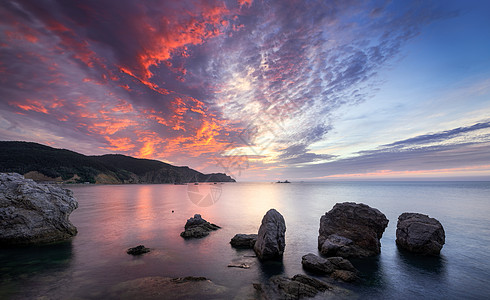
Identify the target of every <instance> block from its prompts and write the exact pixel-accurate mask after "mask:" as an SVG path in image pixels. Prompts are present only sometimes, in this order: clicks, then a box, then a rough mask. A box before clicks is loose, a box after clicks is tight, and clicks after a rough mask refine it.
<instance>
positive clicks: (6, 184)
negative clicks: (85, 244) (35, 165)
mask: <svg viewBox="0 0 490 300" xmlns="http://www.w3.org/2000/svg"><path fill="white" fill-rule="evenodd" d="M77 207H78V202H77V200H76V199H75V198H74V197H73V192H72V191H70V190H67V189H63V188H61V187H59V186H55V185H49V184H38V183H36V182H34V181H33V180H31V179H24V177H23V176H22V175H19V174H16V173H0V228H1V230H0V245H27V244H40V243H53V242H59V241H62V240H66V239H68V238H71V237H73V236H75V235H76V234H77V229H76V227H75V226H73V224H72V223H71V222H70V221H69V219H68V218H69V216H70V214H71V212H72V211H73V210H75V209H76V208H77Z"/></svg>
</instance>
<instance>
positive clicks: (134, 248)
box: [126, 245, 150, 255]
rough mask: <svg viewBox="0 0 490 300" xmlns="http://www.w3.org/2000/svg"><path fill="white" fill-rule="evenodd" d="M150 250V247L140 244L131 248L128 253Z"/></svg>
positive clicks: (136, 253)
mask: <svg viewBox="0 0 490 300" xmlns="http://www.w3.org/2000/svg"><path fill="white" fill-rule="evenodd" d="M148 252H150V248H146V247H145V246H143V245H139V246H136V247H133V248H129V249H128V250H127V251H126V253H127V254H130V255H141V254H144V253H148Z"/></svg>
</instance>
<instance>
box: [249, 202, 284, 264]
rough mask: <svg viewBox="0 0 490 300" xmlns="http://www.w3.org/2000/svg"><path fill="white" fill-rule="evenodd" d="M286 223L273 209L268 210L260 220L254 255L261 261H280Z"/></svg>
mask: <svg viewBox="0 0 490 300" xmlns="http://www.w3.org/2000/svg"><path fill="white" fill-rule="evenodd" d="M285 233H286V223H285V222H284V218H283V216H282V215H281V214H280V213H279V212H278V211H277V210H275V209H270V210H269V211H268V212H267V213H266V214H265V216H264V218H263V219H262V224H261V225H260V228H259V234H258V236H257V241H256V242H255V245H254V250H255V253H256V254H257V257H258V258H259V259H261V260H269V259H281V258H282V255H283V253H284V247H285V246H286V241H285Z"/></svg>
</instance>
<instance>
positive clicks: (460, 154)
mask: <svg viewBox="0 0 490 300" xmlns="http://www.w3.org/2000/svg"><path fill="white" fill-rule="evenodd" d="M151 3H152V4H151V6H150V3H149V2H145V1H131V0H122V1H92V0H89V1H82V2H80V1H44V0H41V1H24V0H10V1H5V5H2V6H1V8H0V91H1V99H0V140H22V141H33V142H38V143H43V144H46V145H50V146H53V147H56V148H65V149H69V150H73V151H76V152H80V153H83V154H86V155H100V154H106V153H120V154H125V155H131V156H134V157H139V158H150V159H157V160H161V161H164V162H169V163H172V164H175V165H187V166H189V167H191V168H196V169H198V170H199V171H202V172H226V173H228V174H229V175H231V176H233V177H235V178H236V179H237V180H238V181H240V180H244V181H247V180H277V179H286V178H287V179H290V180H306V181H307V180H331V179H363V178H365V179H373V178H374V179H376V178H378V179H404V178H410V179H413V178H415V179H417V178H441V179H451V178H457V179H464V178H466V177H467V178H472V179H475V178H476V179H483V180H488V179H490V165H489V162H490V151H489V149H490V60H489V59H488V58H489V54H488V53H490V21H489V19H488V16H487V15H486V14H485V13H484V12H488V9H489V4H488V3H485V2H477V1H469V2H464V3H463V2H460V1H449V2H444V3H440V2H437V1H433V2H430V1H429V2H426V1H422V2H410V1H409V2H406V1H394V2H386V1H367V2H366V1H354V2H350V1H340V2H339V3H337V2H330V1H252V0H226V1H218V0H213V1H153V2H151Z"/></svg>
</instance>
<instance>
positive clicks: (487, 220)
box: [0, 181, 490, 299]
mask: <svg viewBox="0 0 490 300" xmlns="http://www.w3.org/2000/svg"><path fill="white" fill-rule="evenodd" d="M65 187H66V188H69V189H71V190H73V192H74V195H75V197H76V199H77V200H78V203H79V208H78V209H76V210H75V211H74V212H73V213H72V214H71V216H70V220H71V221H72V223H73V224H74V225H75V226H76V227H77V228H78V235H77V236H76V237H74V238H73V239H72V240H70V241H67V242H63V243H60V244H56V245H47V246H37V247H21V248H8V249H0V299H118V298H119V296H118V295H117V293H116V294H114V292H113V291H114V287H115V286H116V285H119V286H120V285H121V284H124V283H125V282H128V281H130V280H134V279H137V278H143V277H148V276H162V277H172V278H174V277H185V276H204V277H206V278H208V279H210V280H212V281H213V282H214V283H215V284H218V285H222V286H225V287H227V294H226V296H225V297H224V298H225V299H253V298H254V294H253V292H254V289H253V286H252V284H253V283H265V282H267V280H268V279H269V278H270V277H272V276H274V275H284V276H288V277H292V276H294V275H295V274H308V275H312V276H316V275H313V274H310V273H308V272H306V271H305V270H303V268H302V265H301V257H302V256H303V255H305V254H308V253H314V254H318V250H317V237H318V229H319V222H320V217H321V216H322V215H323V214H325V212H327V211H329V210H330V209H332V207H333V206H334V205H335V204H336V203H339V202H356V203H365V204H367V205H369V206H371V207H374V208H377V209H378V210H380V211H381V212H382V213H384V214H385V215H386V217H387V218H388V219H389V224H388V227H387V228H386V230H385V232H384V234H383V237H382V239H381V245H382V246H381V254H380V255H378V256H376V257H371V258H366V259H356V260H353V261H352V262H353V264H354V266H356V267H357V268H358V269H359V271H360V280H359V281H358V282H356V283H342V282H338V281H333V279H330V278H328V277H322V276H316V277H317V278H319V279H323V280H326V281H328V282H330V283H332V284H335V285H337V286H339V288H342V289H345V290H347V291H348V292H347V293H345V294H343V296H342V298H347V299H490V182H434V181H427V182H400V181H390V182H321V183H319V182H315V183H313V182H292V183H282V184H279V183H271V182H267V183H248V182H242V183H216V184H215V183H200V184H199V185H194V184H188V185H169V184H167V185H164V184H161V185H70V186H65ZM271 208H275V209H276V210H277V211H279V212H280V213H281V214H282V215H283V216H284V219H285V221H286V227H287V230H286V248H285V252H284V258H283V261H282V262H263V263H262V262H260V261H258V260H257V258H255V257H253V255H254V253H253V250H249V249H245V250H239V249H234V248H232V247H231V246H230V244H229V242H230V239H231V238H232V237H233V236H234V235H235V234H237V233H257V231H258V229H259V226H260V223H261V220H262V217H263V216H264V214H265V213H266V212H267V211H268V210H269V209H271ZM404 212H418V213H423V214H427V215H429V216H430V217H433V218H436V219H437V220H439V221H440V222H441V223H442V225H443V226H444V230H445V233H446V244H445V245H444V247H443V249H442V251H441V255H440V256H439V257H423V256H417V255H413V254H408V253H406V252H403V251H400V250H398V249H397V247H396V244H395V232H396V223H397V218H398V216H399V215H400V214H402V213H404ZM194 214H201V215H202V217H203V218H204V219H206V220H208V221H209V222H211V223H214V224H217V225H219V226H221V227H222V229H219V230H217V231H214V232H211V233H210V235H209V236H207V237H205V238H202V239H191V240H185V239H183V238H182V237H180V232H182V231H183V229H184V225H185V223H186V220H187V219H188V218H190V217H192V216H193V215H194ZM141 244H142V245H145V246H146V247H149V248H150V249H151V252H150V253H147V254H144V255H141V256H131V255H128V254H127V253H126V250H127V249H128V248H130V247H134V246H137V245H141ZM240 263H245V264H247V265H249V266H250V268H249V269H241V268H230V267H228V265H229V264H240Z"/></svg>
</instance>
